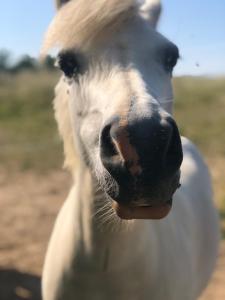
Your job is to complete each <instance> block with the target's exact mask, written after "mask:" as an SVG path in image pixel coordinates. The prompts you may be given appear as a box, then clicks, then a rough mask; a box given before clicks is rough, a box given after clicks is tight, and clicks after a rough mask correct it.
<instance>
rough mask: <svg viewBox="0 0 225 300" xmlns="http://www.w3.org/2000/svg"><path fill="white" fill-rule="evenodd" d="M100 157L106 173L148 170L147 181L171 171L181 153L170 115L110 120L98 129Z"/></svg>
mask: <svg viewBox="0 0 225 300" xmlns="http://www.w3.org/2000/svg"><path fill="white" fill-rule="evenodd" d="M101 159H102V161H103V164H104V165H105V167H106V169H108V171H109V172H110V173H112V172H111V171H113V173H119V170H120V171H121V170H122V171H123V172H125V171H127V172H128V173H129V174H130V175H132V176H138V175H141V174H142V175H143V174H148V176H147V177H148V180H150V181H151V182H153V181H154V182H158V181H161V180H162V179H163V178H168V177H170V176H172V175H174V174H175V173H176V172H177V171H178V170H179V168H180V166H181V163H182V159H183V154H182V146H181V139H180V134H179V131H178V128H177V125H176V123H175V121H174V120H173V119H172V118H171V117H168V116H167V117H164V118H159V117H157V118H155V117H150V118H145V119H142V120H133V121H132V122H129V124H123V122H121V121H118V120H114V121H111V122H109V123H108V124H107V125H106V126H104V128H103V130H102V133H101Z"/></svg>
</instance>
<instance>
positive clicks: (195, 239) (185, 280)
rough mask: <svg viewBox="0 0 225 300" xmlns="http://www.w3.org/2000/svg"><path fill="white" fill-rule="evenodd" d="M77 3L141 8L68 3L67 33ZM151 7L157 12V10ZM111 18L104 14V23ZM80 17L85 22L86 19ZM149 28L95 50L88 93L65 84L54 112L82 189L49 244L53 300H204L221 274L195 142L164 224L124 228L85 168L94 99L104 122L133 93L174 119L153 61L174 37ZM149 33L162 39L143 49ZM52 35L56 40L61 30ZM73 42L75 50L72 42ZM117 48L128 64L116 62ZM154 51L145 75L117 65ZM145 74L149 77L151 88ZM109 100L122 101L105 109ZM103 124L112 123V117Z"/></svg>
mask: <svg viewBox="0 0 225 300" xmlns="http://www.w3.org/2000/svg"><path fill="white" fill-rule="evenodd" d="M76 3H79V5H81V12H82V13H84V12H86V10H87V9H88V7H89V6H90V8H93V5H94V3H95V4H96V7H95V8H94V12H97V11H98V4H101V3H104V4H105V5H106V11H107V8H110V9H109V10H108V11H107V13H109V11H114V12H115V7H114V6H112V7H111V4H112V3H114V5H119V8H118V11H119V10H120V9H121V7H122V6H123V4H121V3H124V7H126V8H129V7H130V4H132V3H133V2H132V1H124V2H122V1H116V0H113V1H111V2H110V1H109V0H107V3H106V1H104V0H102V1H100V0H99V1H87V0H85V1H81V0H77V1H75V0H74V1H71V5H70V3H68V4H66V5H65V6H64V7H62V8H61V9H60V10H61V11H62V13H61V14H60V12H59V14H60V15H58V17H57V18H63V15H64V14H66V15H67V16H70V18H71V19H66V21H65V20H61V21H60V20H59V19H57V21H56V23H55V24H60V22H62V24H63V26H62V27H61V25H59V27H57V26H58V25H57V26H56V27H57V28H58V29H59V28H60V30H59V32H60V34H62V31H61V30H64V29H65V28H67V29H66V30H67V31H68V29H69V27H68V25H67V24H66V22H67V21H68V22H69V25H70V26H71V24H74V26H75V23H73V20H72V19H73V14H72V13H70V12H69V7H70V8H71V10H72V11H73V13H74V14H75V18H77V12H76V11H74V10H73V9H74V8H75V5H76ZM86 3H88V5H87V6H86ZM110 3H111V4H110ZM82 4H83V5H84V7H82ZM153 4H154V5H155V1H153ZM154 5H153V7H154ZM124 7H123V9H124ZM77 8H78V6H77ZM148 9H150V11H151V7H149V6H148ZM126 11H127V10H126ZM90 15H91V16H92V13H90ZM98 15H99V16H100V11H98ZM104 16H105V14H104V13H103V19H104V18H105V17H104ZM83 17H84V15H83ZM114 17H115V15H114V14H113V18H114ZM78 19H79V20H80V21H81V20H82V18H81V17H79V18H78ZM109 19H110V20H112V18H109ZM85 20H86V19H85ZM89 20H90V19H89ZM104 22H105V19H104ZM135 22H136V21H135ZM106 23H107V24H108V22H106ZM106 23H105V24H106ZM150 23H151V20H150ZM153 23H154V22H153ZM153 23H151V24H153ZM81 24H82V22H81ZM87 24H88V23H86V25H87ZM54 26H55V25H54ZM93 26H94V30H96V27H95V25H93ZM96 26H98V25H96ZM78 27H79V26H78ZM79 28H81V27H79ZM143 28H145V27H143V25H142V23H140V22H139V21H138V22H137V23H135V24H134V25H132V23H131V24H130V27H129V28H128V29H127V30H125V29H124V32H122V33H121V34H119V37H118V39H117V40H116V43H115V40H113V41H112V43H110V41H109V45H108V48H107V49H104V51H102V52H100V53H99V51H101V49H100V48H101V47H99V48H98V53H97V55H96V56H95V54H94V53H92V56H93V59H92V60H91V67H90V71H89V72H88V74H87V75H85V76H83V79H82V81H81V82H80V85H79V86H78V85H77V83H75V82H74V83H73V84H72V85H71V86H70V87H68V86H67V83H65V82H64V80H63V79H62V80H61V81H60V83H59V85H58V86H57V88H56V98H55V114H56V119H57V121H58V125H59V131H60V133H61V135H62V138H63V141H64V149H65V156H66V162H65V163H66V165H67V166H68V167H69V169H70V170H71V172H72V174H73V176H74V185H73V187H72V189H71V192H70V194H69V196H68V198H67V200H66V201H65V203H64V205H63V207H62V209H61V211H60V213H59V216H58V218H57V221H56V224H55V227H54V231H53V234H52V236H51V240H50V243H49V247H48V252H47V255H46V260H45V265H44V272H43V285H42V289H43V299H44V300H75V299H78V300H115V299H116V300H127V299H129V300H137V299H138V300H148V299H149V300H150V299H151V300H181V299H182V300H195V299H197V298H198V297H199V295H200V294H201V292H202V290H203V289H204V288H205V286H206V285H207V283H208V280H209V278H210V276H211V274H212V271H213V269H214V265H215V261H216V257H217V250H218V240H219V236H218V217H217V213H216V211H215V208H214V205H213V202H212V191H211V179H210V176H209V174H208V170H207V167H206V165H205V164H204V162H203V159H202V157H201V155H200V154H199V152H198V150H197V149H196V147H195V146H194V145H193V144H192V143H191V142H190V141H189V140H187V139H186V138H183V139H182V144H183V151H184V161H183V164H182V168H181V174H182V178H181V184H182V187H181V189H179V190H178V191H177V192H176V194H175V197H174V205H173V209H172V212H171V213H170V215H169V216H168V217H167V218H166V219H164V220H161V221H137V220H135V221H130V222H126V221H120V220H119V219H118V218H117V217H116V216H115V213H114V212H113V210H112V208H111V207H110V202H109V200H108V199H107V198H106V197H105V195H104V193H102V192H101V191H100V190H99V187H98V184H97V183H96V181H95V178H94V176H92V175H91V172H90V169H89V168H88V167H87V166H86V164H85V163H84V161H83V157H82V151H81V149H80V140H79V138H78V132H77V126H76V125H77V122H78V120H77V116H76V111H77V109H78V108H77V105H78V104H77V103H79V102H77V101H76V100H78V99H82V100H84V99H86V101H88V102H87V104H86V105H87V110H88V109H89V110H90V109H91V110H92V111H96V110H97V109H99V107H101V108H102V111H103V112H104V113H103V115H104V117H105V119H107V118H108V117H109V116H110V115H111V114H113V113H114V112H116V111H117V110H118V108H119V109H120V111H123V109H124V110H126V103H127V101H128V99H129V98H130V97H132V95H133V93H134V94H135V95H136V97H137V98H138V99H139V101H138V103H137V110H138V111H140V112H141V114H142V115H144V114H145V113H146V114H148V113H149V110H148V107H149V105H150V107H151V108H152V107H154V109H161V110H162V109H164V113H165V114H168V113H170V114H171V113H172V106H171V105H172V103H171V102H170V100H171V99H172V91H171V87H170V84H169V82H170V79H169V78H168V76H167V75H166V74H164V73H163V72H162V70H161V69H160V66H159V64H158V63H157V62H155V61H154V59H153V58H151V54H152V53H154V50H155V48H154V47H156V48H157V47H159V45H160V43H164V42H165V40H164V39H163V37H160V38H159V40H158V38H157V37H156V36H155V34H154V32H153V29H146V30H145V29H143ZM74 30H76V29H73V30H72V31H73V33H74ZM82 30H84V28H83V29H82ZM88 30H89V28H87V31H88ZM90 31H91V29H90ZM97 31H98V30H97ZM82 32H83V31H82ZM142 32H143V33H142ZM82 34H83V33H82ZM88 34H89V33H88ZM142 34H143V35H144V36H145V35H146V34H150V35H151V37H152V39H153V40H152V43H150V45H149V44H147V43H146V45H144V46H143V48H141V46H140V47H139V45H140V44H141V43H139V41H138V37H140V36H141V35H142ZM53 36H54V39H55V37H56V36H58V33H54V34H53ZM73 37H74V36H73ZM109 37H110V36H109ZM70 38H72V37H71V36H70ZM54 39H53V40H54ZM63 39H64V37H63ZM78 39H79V42H80V41H81V40H82V38H80V36H79V37H78ZM108 40H110V39H109V38H108ZM75 41H76V39H75ZM77 41H78V40H77ZM54 42H55V40H54ZM64 42H65V44H66V45H67V42H68V41H67V40H64ZM64 42H63V43H64ZM117 42H118V43H119V45H120V48H119V49H120V50H119V58H118V57H117V56H116V55H117V53H118V46H117ZM50 44H51V43H50ZM114 44H116V45H114ZM121 45H122V47H121ZM137 47H138V48H137ZM121 49H122V50H121ZM137 49H138V50H137ZM146 53H147V55H148V57H149V59H148V61H149V65H148V63H146V64H145V65H144V66H143V65H142V66H141V67H140V68H136V67H134V66H133V65H129V66H128V67H127V68H126V69H125V70H124V69H122V68H120V67H118V66H119V65H118V64H117V60H118V59H120V62H121V61H124V60H126V59H127V57H128V60H129V57H130V56H132V59H133V61H135V65H137V66H139V65H140V63H139V62H140V58H142V57H143V56H144V55H146ZM99 57H100V58H99ZM112 58H113V59H112ZM98 60H101V65H100V62H99V61H98ZM149 67H150V68H149ZM142 74H148V77H147V79H146V81H145V85H144V83H143V78H142ZM124 87H126V88H124ZM68 90H69V92H70V95H68ZM105 97H107V98H109V99H113V100H114V101H111V102H110V103H106V102H105V101H104V98H105ZM87 99H88V100H87ZM168 104H169V105H168ZM166 111H167V112H166ZM87 122H88V124H84V125H83V126H84V129H85V130H86V131H87V128H88V130H89V133H92V132H93V133H94V132H95V130H96V127H97V124H92V123H89V121H87ZM99 122H103V123H104V120H100V121H99ZM85 125H86V126H85ZM85 130H82V128H81V131H80V135H84V134H85ZM89 136H91V134H89ZM88 142H89V141H87V147H88V146H89V145H88ZM92 152H93V153H92V154H93V156H95V157H96V161H95V165H94V166H93V168H95V169H96V170H95V172H96V173H99V172H102V170H103V168H102V163H101V161H100V158H99V153H98V151H96V149H92ZM107 184H108V183H107ZM110 214H111V216H110Z"/></svg>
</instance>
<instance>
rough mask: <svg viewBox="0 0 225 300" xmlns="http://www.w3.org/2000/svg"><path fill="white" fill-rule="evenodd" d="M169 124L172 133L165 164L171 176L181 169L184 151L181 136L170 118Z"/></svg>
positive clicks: (169, 138) (169, 137)
mask: <svg viewBox="0 0 225 300" xmlns="http://www.w3.org/2000/svg"><path fill="white" fill-rule="evenodd" d="M167 122H168V124H169V126H170V128H171V133H170V135H169V136H168V145H167V147H166V152H165V160H164V163H165V169H166V173H169V174H171V173H173V172H175V171H177V170H178V169H179V168H180V166H181V163H182V160H183V151H182V145H181V139H180V134H179V131H178V128H177V125H176V123H175V121H174V120H173V119H171V118H170V119H168V120H167Z"/></svg>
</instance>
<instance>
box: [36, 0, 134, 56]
mask: <svg viewBox="0 0 225 300" xmlns="http://www.w3.org/2000/svg"><path fill="white" fill-rule="evenodd" d="M135 8H136V4H135V1H134V0H123V1H121V0H110V1H109V0H95V1H93V0H85V1H84V0H76V1H73V0H72V1H70V2H68V3H66V4H64V5H63V6H62V7H61V8H60V9H59V11H58V13H57V14H56V16H55V18H54V19H53V21H52V23H51V25H50V27H49V29H48V31H47V34H46V37H45V41H44V44H43V48H42V51H41V53H42V55H45V54H46V53H47V52H48V51H49V49H51V48H53V47H60V48H61V47H62V48H73V47H76V48H85V47H87V46H88V45H90V44H91V43H93V41H95V42H96V41H97V37H99V36H102V35H103V34H104V32H106V30H107V29H108V30H110V31H112V30H113V29H114V28H116V27H117V26H118V25H119V24H121V22H122V21H124V20H125V19H127V18H129V17H131V16H132V15H133V13H134V11H136V9H135Z"/></svg>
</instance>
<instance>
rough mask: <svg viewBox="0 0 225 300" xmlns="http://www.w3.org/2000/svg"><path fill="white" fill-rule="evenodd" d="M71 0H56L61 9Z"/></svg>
mask: <svg viewBox="0 0 225 300" xmlns="http://www.w3.org/2000/svg"><path fill="white" fill-rule="evenodd" d="M69 1H70V0H55V5H56V7H57V8H58V9H59V8H60V7H61V6H62V5H64V4H66V3H67V2H69Z"/></svg>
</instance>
